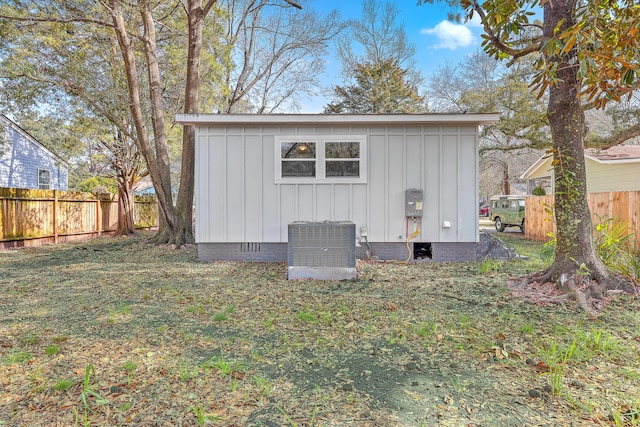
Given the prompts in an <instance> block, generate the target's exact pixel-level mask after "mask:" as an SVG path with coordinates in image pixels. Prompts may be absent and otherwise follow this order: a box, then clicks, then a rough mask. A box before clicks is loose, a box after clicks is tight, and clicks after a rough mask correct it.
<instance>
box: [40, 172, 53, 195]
mask: <svg viewBox="0 0 640 427" xmlns="http://www.w3.org/2000/svg"><path fill="white" fill-rule="evenodd" d="M50 188H51V172H50V171H49V170H48V169H38V190H48V189H50Z"/></svg>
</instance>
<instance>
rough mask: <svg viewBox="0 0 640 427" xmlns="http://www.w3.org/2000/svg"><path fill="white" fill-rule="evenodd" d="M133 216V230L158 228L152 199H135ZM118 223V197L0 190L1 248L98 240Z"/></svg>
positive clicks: (140, 197) (150, 197)
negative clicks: (92, 238) (96, 238)
mask: <svg viewBox="0 0 640 427" xmlns="http://www.w3.org/2000/svg"><path fill="white" fill-rule="evenodd" d="M134 212H135V213H134V220H135V226H136V228H140V229H144V228H151V227H155V226H157V225H158V206H157V202H156V198H155V197H154V196H136V198H135V211H134ZM117 223H118V198H117V196H113V195H109V194H105V195H100V196H99V197H96V196H95V195H94V194H92V193H75V192H68V191H56V190H25V189H17V188H0V248H7V247H18V246H27V245H34V246H35V245H38V244H43V243H57V242H64V241H67V240H79V239H82V238H88V237H93V236H98V235H100V234H102V233H110V232H113V231H115V230H116V226H117Z"/></svg>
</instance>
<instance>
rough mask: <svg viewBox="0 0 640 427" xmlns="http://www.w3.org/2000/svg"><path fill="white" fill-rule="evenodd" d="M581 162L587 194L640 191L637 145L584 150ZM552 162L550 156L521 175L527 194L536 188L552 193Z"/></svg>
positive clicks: (537, 162)
mask: <svg viewBox="0 0 640 427" xmlns="http://www.w3.org/2000/svg"><path fill="white" fill-rule="evenodd" d="M584 158H585V169H586V174H587V192H588V193H604V192H613V191H637V190H640V145H617V146H615V147H610V148H607V149H596V148H586V149H585V150H584ZM551 161H552V156H551V155H546V156H543V157H541V158H540V159H538V160H537V161H536V162H535V163H534V164H533V165H531V167H530V168H529V169H527V170H526V171H525V172H524V173H523V174H522V176H521V177H520V178H521V179H523V180H526V181H527V183H528V186H527V187H528V193H529V194H531V193H532V191H533V189H534V188H535V187H542V188H544V189H545V191H546V194H553V193H554V188H553V182H554V172H553V166H551Z"/></svg>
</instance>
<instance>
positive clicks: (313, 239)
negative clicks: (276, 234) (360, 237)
mask: <svg viewBox="0 0 640 427" xmlns="http://www.w3.org/2000/svg"><path fill="white" fill-rule="evenodd" d="M289 266H290V267H336V268H355V224H353V223H350V222H336V223H324V222H323V223H307V222H305V223H293V224H289Z"/></svg>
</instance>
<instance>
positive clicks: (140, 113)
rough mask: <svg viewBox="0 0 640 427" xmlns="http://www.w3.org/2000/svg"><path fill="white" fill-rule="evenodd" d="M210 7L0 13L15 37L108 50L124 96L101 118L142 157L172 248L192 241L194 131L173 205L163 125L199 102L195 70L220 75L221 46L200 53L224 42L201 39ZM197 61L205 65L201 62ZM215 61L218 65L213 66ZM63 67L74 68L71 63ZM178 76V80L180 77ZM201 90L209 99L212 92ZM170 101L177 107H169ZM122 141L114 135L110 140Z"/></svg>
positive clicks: (141, 5) (166, 0)
mask: <svg viewBox="0 0 640 427" xmlns="http://www.w3.org/2000/svg"><path fill="white" fill-rule="evenodd" d="M238 2H239V1H238ZM217 4H218V0H206V1H203V0H187V1H186V2H183V1H172V0H161V1H159V2H151V1H148V0H144V1H138V2H133V3H131V2H123V1H120V0H108V1H104V2H97V3H96V2H91V1H87V0H75V1H65V2H55V1H54V2H52V1H44V0H43V1H28V2H23V1H20V0H16V1H13V2H11V4H10V5H3V7H2V8H1V9H0V28H1V29H2V31H4V25H5V23H6V22H14V23H18V24H19V28H17V29H16V31H18V32H28V31H33V32H35V33H38V34H42V35H43V36H49V35H50V34H60V37H56V36H53V37H50V39H51V41H52V42H53V44H55V43H56V42H58V41H60V42H64V43H66V41H67V40H70V41H72V42H75V43H76V46H72V47H71V49H70V52H77V51H79V52H81V53H82V52H83V51H84V50H85V46H89V45H90V46H95V48H96V49H98V50H101V51H104V52H109V53H110V54H111V56H112V57H113V58H114V60H115V59H116V58H117V61H116V62H117V65H118V68H119V71H120V72H119V73H118V76H119V77H120V81H121V82H122V83H123V86H121V87H124V88H125V92H124V94H122V93H121V92H120V91H114V93H112V97H113V98H114V99H116V100H118V101H121V100H124V101H125V102H124V105H126V109H127V113H126V114H127V115H126V120H112V118H113V115H110V111H109V110H108V109H101V110H100V114H102V115H104V117H107V118H108V119H109V120H110V121H112V123H113V124H114V125H116V127H117V130H118V135H120V136H126V137H127V138H130V140H132V141H135V142H136V144H137V149H138V151H139V153H140V154H141V155H142V156H143V157H144V160H145V163H146V165H147V169H148V172H149V175H150V177H151V180H152V182H153V185H154V189H155V192H156V195H157V197H158V202H159V208H160V209H159V211H160V229H159V231H158V233H157V234H156V236H155V237H154V238H153V241H154V242H157V243H171V244H175V245H176V246H178V247H179V246H181V245H182V244H184V243H190V242H193V241H194V236H193V229H192V216H193V197H194V195H193V191H194V157H195V137H194V135H195V134H194V129H193V126H185V127H184V132H183V136H182V161H181V169H180V173H181V175H180V186H179V192H178V197H177V200H176V201H175V202H174V195H173V192H174V184H175V180H173V179H172V173H171V172H172V169H171V165H172V163H171V161H170V146H169V134H170V129H168V126H167V124H168V123H170V120H171V117H172V116H173V115H174V114H175V113H176V112H178V111H182V112H184V113H188V114H195V113H198V112H199V111H200V108H201V103H202V102H203V99H202V98H201V97H200V94H201V90H200V88H201V83H202V81H201V80H202V79H201V74H202V69H203V68H205V69H208V70H212V71H214V72H215V71H219V70H220V69H221V68H223V67H224V66H226V64H227V63H228V62H229V57H228V56H226V54H225V52H228V51H229V49H222V51H223V54H222V56H223V57H222V58H217V57H216V56H215V55H213V56H212V55H211V54H208V55H205V54H203V47H207V48H208V47H211V46H212V40H213V41H214V42H213V43H215V41H216V40H218V41H219V40H223V39H224V38H223V37H222V36H216V34H215V33H213V35H212V37H205V34H206V31H205V20H207V19H208V18H209V21H207V23H208V26H206V27H207V28H211V26H213V27H215V26H216V22H218V21H219V20H220V19H221V18H220V17H221V16H224V15H225V14H226V11H217V12H216V13H211V12H212V11H214V10H216V9H215V6H216V5H217ZM233 4H234V5H235V2H234V3H233ZM265 4H267V5H269V6H280V7H283V8H295V9H300V7H301V6H300V5H299V4H298V3H297V2H296V1H294V0H280V1H279V2H277V3H275V4H274V3H268V2H267V3H265ZM253 6H255V2H254V1H251V2H247V3H246V7H247V8H248V9H247V10H248V11H250V10H251V8H252V7H253ZM43 27H45V29H44V30H43ZM46 30H51V31H50V32H47V31H46ZM63 33H65V34H63ZM91 33H99V35H98V36H97V37H93V36H90V37H85V38H83V37H79V36H77V34H83V35H85V36H86V35H91ZM208 35H211V34H208ZM87 41H90V43H87ZM214 46H215V45H214ZM214 50H215V49H214ZM207 53H209V51H207ZM87 57H88V56H87ZM203 57H205V58H206V59H207V60H208V61H206V62H205V63H204V64H203V61H202V58H203ZM32 60H33V61H32V63H33V67H34V70H36V71H38V72H39V73H38V72H35V73H33V74H32V75H33V76H34V77H35V76H37V75H38V74H46V72H47V71H48V70H47V68H46V66H43V64H42V63H40V62H38V60H37V59H34V58H32ZM218 60H219V62H221V63H224V64H225V65H222V66H221V67H219V66H216V61H218ZM80 63H81V62H80ZM184 64H186V66H183V65H184ZM65 65H73V62H69V63H68V64H65ZM185 68H186V70H185ZM87 70H90V68H87V69H85V70H84V71H85V73H86V71H87ZM180 76H183V78H182V79H180V78H179V77H180ZM215 76H216V74H215V73H212V74H209V78H210V79H212V80H215V79H214V77H215ZM67 77H68V78H67V79H66V83H65V84H67V86H66V91H67V92H68V93H67V95H68V96H69V98H70V99H71V98H73V97H74V96H79V95H81V94H83V93H88V92H89V90H88V89H89V88H90V86H78V85H76V80H75V77H76V73H74V72H70V73H69V74H68V76H67ZM214 83H215V82H214ZM175 87H180V88H182V89H183V92H182V94H180V95H176V91H175V89H174V88H175ZM203 92H205V93H207V94H211V91H206V90H203ZM87 98H88V99H84V98H83V99H84V100H85V101H86V102H89V101H90V99H91V98H90V97H87ZM213 98H214V96H209V97H206V98H205V99H204V101H212V100H213ZM172 100H175V101H176V102H174V103H172V102H170V101H172ZM94 107H95V106H94ZM118 118H123V117H122V116H118ZM124 124H126V125H124ZM124 140H125V139H120V138H117V139H114V140H113V141H124ZM105 141H106V140H105Z"/></svg>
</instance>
